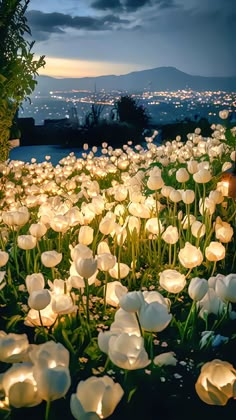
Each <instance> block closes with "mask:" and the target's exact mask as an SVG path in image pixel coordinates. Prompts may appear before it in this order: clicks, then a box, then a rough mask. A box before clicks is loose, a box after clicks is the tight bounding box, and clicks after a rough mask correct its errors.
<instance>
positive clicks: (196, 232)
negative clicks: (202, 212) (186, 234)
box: [191, 220, 206, 238]
mask: <svg viewBox="0 0 236 420" xmlns="http://www.w3.org/2000/svg"><path fill="white" fill-rule="evenodd" d="M191 233H192V235H193V236H194V237H195V238H202V237H203V236H204V235H205V233H206V226H205V225H204V223H201V222H199V220H195V221H194V222H193V224H192V225H191Z"/></svg>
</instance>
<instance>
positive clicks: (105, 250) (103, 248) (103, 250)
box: [97, 241, 111, 255]
mask: <svg viewBox="0 0 236 420" xmlns="http://www.w3.org/2000/svg"><path fill="white" fill-rule="evenodd" d="M100 254H111V251H110V248H109V245H108V243H107V242H105V241H101V242H99V244H98V246H97V255H100Z"/></svg>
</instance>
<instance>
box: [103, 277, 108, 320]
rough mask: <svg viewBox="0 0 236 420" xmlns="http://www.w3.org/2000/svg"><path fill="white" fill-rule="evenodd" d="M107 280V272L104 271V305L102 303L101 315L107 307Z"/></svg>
mask: <svg viewBox="0 0 236 420" xmlns="http://www.w3.org/2000/svg"><path fill="white" fill-rule="evenodd" d="M107 280H108V272H107V271H105V286H104V305H103V316H104V315H105V313H106V307H107Z"/></svg>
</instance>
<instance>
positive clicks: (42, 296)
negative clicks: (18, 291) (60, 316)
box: [28, 289, 51, 311]
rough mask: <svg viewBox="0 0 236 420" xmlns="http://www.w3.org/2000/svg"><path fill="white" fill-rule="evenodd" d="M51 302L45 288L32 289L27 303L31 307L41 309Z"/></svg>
mask: <svg viewBox="0 0 236 420" xmlns="http://www.w3.org/2000/svg"><path fill="white" fill-rule="evenodd" d="M50 302H51V295H50V292H49V291H48V290H47V289H41V290H34V291H32V293H30V295H29V298H28V305H29V307H30V308H31V309H35V310H36V311H41V310H42V309H45V308H46V306H48V305H49V303H50Z"/></svg>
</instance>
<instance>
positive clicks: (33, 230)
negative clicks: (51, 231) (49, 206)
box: [29, 223, 47, 239]
mask: <svg viewBox="0 0 236 420" xmlns="http://www.w3.org/2000/svg"><path fill="white" fill-rule="evenodd" d="M29 232H30V234H31V235H32V236H34V237H35V238H37V239H40V238H42V237H43V236H44V235H45V234H46V233H47V227H46V226H45V225H44V224H43V223H32V225H31V226H30V228H29Z"/></svg>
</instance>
